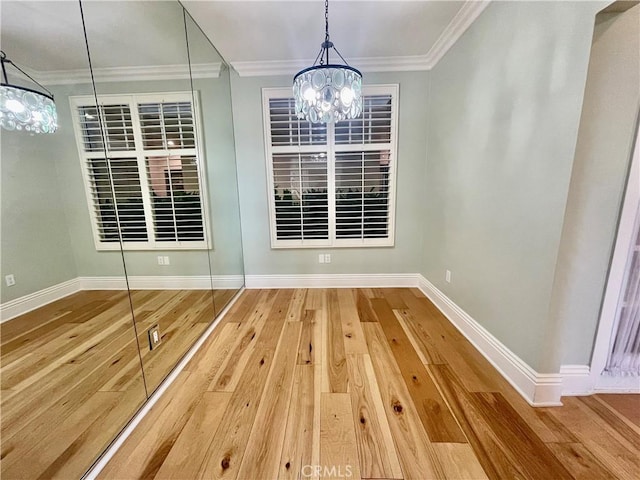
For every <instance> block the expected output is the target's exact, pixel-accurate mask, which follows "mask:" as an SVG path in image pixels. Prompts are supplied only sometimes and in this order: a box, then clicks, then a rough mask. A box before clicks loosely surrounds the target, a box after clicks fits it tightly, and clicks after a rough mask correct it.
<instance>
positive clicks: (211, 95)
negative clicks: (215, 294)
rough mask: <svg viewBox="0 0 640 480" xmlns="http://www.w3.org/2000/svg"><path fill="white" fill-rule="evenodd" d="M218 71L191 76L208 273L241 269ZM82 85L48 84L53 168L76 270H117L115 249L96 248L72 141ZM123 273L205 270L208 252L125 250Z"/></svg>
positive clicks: (184, 87)
mask: <svg viewBox="0 0 640 480" xmlns="http://www.w3.org/2000/svg"><path fill="white" fill-rule="evenodd" d="M225 75H228V73H226V74H225V73H224V72H223V75H222V76H221V77H220V78H218V79H213V78H208V79H201V80H197V81H196V82H195V83H194V87H195V88H196V90H198V93H199V97H200V101H201V113H202V118H203V121H202V125H203V136H204V146H205V161H206V165H205V168H206V173H207V177H206V178H207V182H208V184H207V189H208V193H209V198H210V201H209V207H210V216H211V217H212V225H211V231H212V232H213V250H212V251H211V252H210V254H211V255H210V256H211V263H212V267H213V268H212V269H213V274H214V275H226V274H241V273H242V260H241V250H240V242H239V220H238V206H237V200H234V199H235V198H237V197H236V186H235V163H234V157H233V147H234V145H233V130H232V122H231V108H230V93H229V89H230V87H229V80H228V78H226V77H225ZM190 88H191V87H190V84H189V81H188V80H175V81H143V82H142V81H141V82H110V83H98V84H97V85H96V89H97V91H98V94H99V95H105V94H117V93H123V94H124V93H155V92H177V91H189V90H190ZM90 92H91V89H90V87H89V86H88V85H86V86H84V87H81V86H72V87H66V86H60V87H56V88H55V89H54V93H55V94H56V98H57V99H60V100H58V102H57V103H58V105H59V107H58V114H59V117H60V123H61V125H63V126H64V127H63V128H61V131H60V132H59V133H60V136H61V137H62V138H61V139H60V145H59V148H60V151H61V154H60V155H59V161H58V169H59V172H60V178H64V179H65V180H64V185H65V188H64V192H63V195H64V198H65V206H66V210H67V218H68V227H69V232H70V235H71V238H72V241H73V252H74V255H75V257H76V262H77V265H78V275H79V276H118V275H122V274H123V270H122V260H121V254H120V252H119V251H97V250H96V248H95V245H94V241H93V234H92V231H91V220H90V217H89V209H88V205H87V201H86V195H85V190H84V184H83V181H82V172H81V169H80V160H79V158H78V150H77V147H76V143H75V136H74V132H73V126H72V124H71V119H70V118H71V112H70V106H69V101H68V96H69V95H84V94H89V93H90ZM158 255H168V256H169V257H170V258H171V264H170V265H168V266H160V265H158V264H157V256H158ZM125 262H126V266H127V273H128V274H129V275H136V276H137V275H144V276H146V275H149V276H158V275H167V276H169V275H208V274H209V266H208V263H209V256H208V255H207V252H206V251H205V250H193V251H175V250H173V251H171V250H168V251H160V250H154V251H125Z"/></svg>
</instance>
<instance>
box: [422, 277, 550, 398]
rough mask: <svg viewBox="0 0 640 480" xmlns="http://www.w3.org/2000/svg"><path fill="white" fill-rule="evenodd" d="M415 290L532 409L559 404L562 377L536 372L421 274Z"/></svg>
mask: <svg viewBox="0 0 640 480" xmlns="http://www.w3.org/2000/svg"><path fill="white" fill-rule="evenodd" d="M418 288H419V289H420V290H421V291H422V292H423V293H424V294H425V295H426V296H427V297H428V298H429V299H430V300H431V301H432V302H433V303H434V304H435V305H436V306H437V307H438V308H439V309H440V311H441V312H442V313H443V314H444V315H445V316H446V317H447V318H448V319H449V321H451V323H453V325H455V326H456V328H457V329H458V330H460V332H461V333H462V334H463V335H464V336H465V337H466V338H467V339H468V340H469V341H470V342H471V343H472V344H473V346H474V347H476V349H477V350H478V351H479V352H480V353H482V355H484V357H485V358H486V359H487V360H488V361H489V362H490V363H491V364H492V365H493V366H494V367H495V368H496V369H497V370H498V371H499V372H500V373H501V374H502V376H503V377H504V378H505V379H506V380H507V381H508V382H509V383H510V384H511V385H512V386H513V388H515V389H516V390H517V391H518V392H519V393H520V395H522V396H523V397H524V398H525V400H527V402H529V404H530V405H532V406H534V407H547V406H555V405H562V403H561V402H560V397H561V393H562V376H561V375H560V374H556V373H548V374H542V373H538V372H536V371H535V370H534V369H532V368H531V367H530V366H529V365H527V364H526V363H525V362H524V361H523V360H522V359H521V358H520V357H518V356H517V355H516V354H515V353H513V352H512V351H511V350H509V349H508V348H507V347H506V346H505V345H503V344H502V342H500V341H499V340H498V339H497V338H496V337H494V336H493V335H492V334H491V333H489V332H488V331H487V330H486V329H485V328H484V327H483V326H482V325H480V324H479V323H478V322H477V321H476V320H474V319H473V318H471V316H469V314H467V313H466V312H465V311H464V310H462V309H461V308H460V307H459V306H458V305H456V304H455V303H454V302H453V301H451V299H449V298H448V297H447V296H446V295H445V294H444V293H442V292H441V291H440V290H438V289H437V288H436V287H435V286H434V285H433V284H432V283H431V282H429V281H428V280H427V279H426V278H424V277H423V276H422V275H418Z"/></svg>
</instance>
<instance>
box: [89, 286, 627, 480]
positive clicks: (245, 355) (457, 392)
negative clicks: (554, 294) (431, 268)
mask: <svg viewBox="0 0 640 480" xmlns="http://www.w3.org/2000/svg"><path fill="white" fill-rule="evenodd" d="M635 398H637V397H631V396H616V398H615V399H613V398H610V397H605V396H599V395H597V396H593V397H582V398H565V399H564V406H563V407H555V408H539V409H534V408H532V407H530V406H529V405H528V404H527V403H526V402H525V401H524V400H523V399H522V398H521V397H520V396H519V395H518V393H517V392H515V391H514V390H513V388H512V387H511V386H510V385H509V384H508V383H507V382H506V381H505V380H504V379H503V378H502V377H501V376H500V375H499V374H498V373H497V371H496V370H495V369H494V368H493V367H492V366H491V365H490V364H489V363H488V362H487V361H486V360H485V359H484V358H483V357H482V355H480V354H479V353H478V352H477V351H476V350H475V349H474V348H473V346H472V345H471V344H470V343H469V342H468V341H467V340H466V339H465V338H464V337H463V336H462V335H461V334H460V333H459V332H458V331H457V330H456V329H455V328H454V327H453V326H452V325H451V324H450V323H449V322H448V320H447V319H446V318H444V317H443V316H442V314H441V313H440V312H439V311H438V310H437V309H436V308H435V307H434V306H433V305H432V304H431V303H430V302H429V301H428V300H427V299H426V298H425V297H424V296H423V295H422V294H421V293H420V292H419V291H418V290H416V289H339V290H336V289H310V290H304V289H299V290H248V291H245V293H244V294H243V295H242V297H241V298H240V299H239V301H238V302H237V303H236V304H235V305H234V307H233V308H232V309H231V310H230V312H229V313H228V314H227V315H226V316H225V319H224V321H223V322H222V323H221V325H220V326H219V327H218V328H217V329H216V331H215V332H214V333H213V334H212V336H211V337H210V338H209V339H208V340H207V342H206V343H205V344H204V345H203V347H202V348H201V349H200V350H199V351H198V352H197V354H196V355H195V356H194V358H193V359H192V360H191V362H190V363H189V364H188V366H187V367H186V369H185V370H184V371H183V372H182V373H181V374H180V376H179V377H178V379H177V380H176V382H175V383H174V384H173V385H172V386H171V387H170V389H169V390H168V391H167V392H166V393H165V394H164V395H163V397H162V398H161V399H160V400H159V402H158V403H157V404H156V405H155V406H154V408H153V409H152V410H151V412H150V413H149V414H148V415H147V416H146V417H145V418H144V419H143V421H142V422H141V423H140V425H139V426H138V428H137V429H136V430H135V431H134V432H133V434H132V435H131V436H130V437H129V438H128V439H127V441H126V442H125V443H124V445H123V446H122V448H121V449H120V450H119V451H118V452H117V453H116V455H115V456H114V458H113V459H112V460H111V461H110V462H109V464H108V465H107V466H106V468H105V469H104V470H103V471H102V473H101V475H100V478H103V479H137V478H164V479H197V478H206V479H241V480H262V479H275V478H283V479H284V478H296V479H305V478H316V479H320V478H323V479H324V478H343V479H344V478H350V479H373V478H376V479H402V478H404V479H416V480H426V479H430V478H452V479H483V478H491V479H511V478H519V479H520V478H522V479H545V480H547V479H565V478H567V479H569V478H575V479H601V478H602V479H608V478H622V479H626V478H634V479H635V478H637V475H638V472H639V471H640V427H639V426H638V424H637V421H636V420H637V417H636V416H635V415H636V413H637V412H635V407H634V405H635V404H634V402H635Z"/></svg>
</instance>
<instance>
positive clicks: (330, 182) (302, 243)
mask: <svg viewBox="0 0 640 480" xmlns="http://www.w3.org/2000/svg"><path fill="white" fill-rule="evenodd" d="M362 95H363V97H364V96H373V95H389V96H390V97H391V119H390V120H391V122H390V135H391V137H390V139H389V142H388V143H366V144H365V143H363V144H346V145H343V144H336V143H335V125H334V124H332V123H331V124H328V125H327V132H326V142H325V143H323V144H317V145H304V146H301V145H286V146H276V147H274V146H273V145H272V142H271V117H270V105H269V101H270V100H271V99H273V98H278V99H281V98H284V99H292V96H293V94H292V92H291V88H289V87H263V88H262V120H263V137H264V138H263V140H264V151H265V163H266V166H265V168H266V182H267V192H268V197H269V198H268V206H269V233H270V239H271V248H272V249H286V248H318V247H327V248H365V247H392V246H393V245H394V244H395V224H396V221H395V216H396V188H397V171H398V123H399V122H398V116H399V113H398V112H399V105H400V101H399V95H400V85H399V84H397V83H395V84H378V85H364V86H363V87H362ZM386 150H388V151H389V152H390V158H389V160H390V162H389V172H388V192H387V193H388V201H387V206H388V211H389V215H388V222H387V231H388V235H387V237H380V238H337V237H336V222H337V217H336V187H335V180H336V155H337V154H341V153H344V152H350V151H353V152H361V151H372V152H375V151H386ZM311 152H317V153H325V154H326V176H327V214H328V217H327V218H328V223H329V229H328V238H326V239H302V240H297V239H296V240H287V239H278V237H277V225H276V223H277V222H276V206H275V203H276V202H275V198H274V191H275V187H276V185H275V183H274V171H273V157H274V155H276V154H290V155H297V154H299V153H311ZM299 168H300V167H299ZM301 221H302V220H301ZM303 223H304V222H303Z"/></svg>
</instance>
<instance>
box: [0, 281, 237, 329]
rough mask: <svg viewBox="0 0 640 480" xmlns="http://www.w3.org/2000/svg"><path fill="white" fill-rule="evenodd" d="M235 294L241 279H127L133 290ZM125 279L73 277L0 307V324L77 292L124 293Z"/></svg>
mask: <svg viewBox="0 0 640 480" xmlns="http://www.w3.org/2000/svg"><path fill="white" fill-rule="evenodd" d="M211 285H213V288H215V289H216V290H237V289H239V288H242V287H243V285H244V279H243V276H242V275H213V276H211V277H210V276H208V275H202V276H166V277H165V276H131V277H129V286H130V287H131V288H132V289H135V290H208V289H210V288H211ZM126 288H127V281H126V279H125V277H77V278H73V279H71V280H68V281H66V282H62V283H59V284H57V285H53V286H51V287H48V288H45V289H43V290H39V291H37V292H34V293H30V294H29V295H24V296H22V297H19V298H16V299H15V300H11V301H9V302H5V303H3V304H0V323H2V322H6V321H7V320H11V319H13V318H15V317H19V316H20V315H23V314H25V313H28V312H30V311H32V310H35V309H37V308H40V307H44V306H45V305H47V304H49V303H51V302H55V301H56V300H60V299H62V298H64V297H67V296H69V295H71V294H73V293H76V292H79V291H81V290H126Z"/></svg>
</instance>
